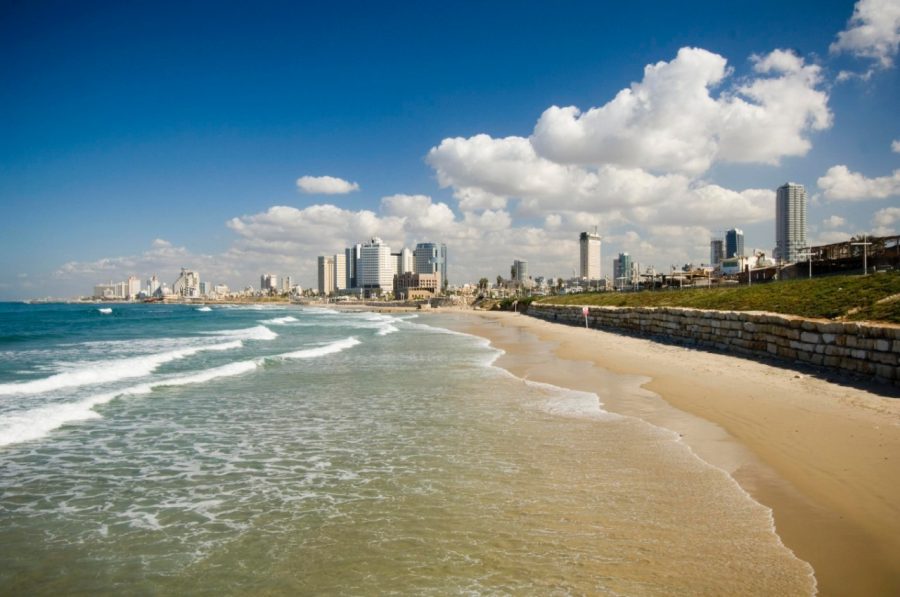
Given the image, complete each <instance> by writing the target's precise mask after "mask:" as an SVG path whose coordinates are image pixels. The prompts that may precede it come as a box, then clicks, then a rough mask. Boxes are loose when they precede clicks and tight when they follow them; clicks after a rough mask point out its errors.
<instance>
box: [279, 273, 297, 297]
mask: <svg viewBox="0 0 900 597" xmlns="http://www.w3.org/2000/svg"><path fill="white" fill-rule="evenodd" d="M293 287H294V281H293V280H292V279H291V277H290V276H284V277H282V278H281V292H282V294H290V292H291V288H293Z"/></svg>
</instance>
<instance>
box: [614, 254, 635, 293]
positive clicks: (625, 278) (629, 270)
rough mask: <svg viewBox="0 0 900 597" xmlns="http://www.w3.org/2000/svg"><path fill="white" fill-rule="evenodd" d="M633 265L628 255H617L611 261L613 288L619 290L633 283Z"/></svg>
mask: <svg viewBox="0 0 900 597" xmlns="http://www.w3.org/2000/svg"><path fill="white" fill-rule="evenodd" d="M633 270H634V263H633V262H632V259H631V255H629V254H628V253H619V256H618V257H616V258H615V259H613V286H614V287H615V288H618V289H619V290H622V289H624V288H625V287H626V286H628V285H630V284H632V283H633V282H634V272H633Z"/></svg>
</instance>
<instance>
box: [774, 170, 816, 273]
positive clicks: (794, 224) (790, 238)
mask: <svg viewBox="0 0 900 597" xmlns="http://www.w3.org/2000/svg"><path fill="white" fill-rule="evenodd" d="M807 246H808V243H807V240H806V189H805V188H803V185H801V184H796V183H793V182H788V183H785V184H784V185H782V186H780V187H778V190H777V191H776V192H775V259H776V260H778V261H784V262H787V263H794V262H796V261H799V260H800V253H802V252H803V250H804V249H806V248H807Z"/></svg>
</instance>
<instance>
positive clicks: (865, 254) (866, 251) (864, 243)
mask: <svg viewBox="0 0 900 597" xmlns="http://www.w3.org/2000/svg"><path fill="white" fill-rule="evenodd" d="M867 238H868V235H866V234H863V239H862V242H861V243H858V242H857V243H850V244H851V245H853V246H856V247H860V246H861V247H862V248H863V275H864V276H868V275H869V262H868V260H867V257H868V254H869V245H871V244H872V243H870V242H867V240H866V239H867Z"/></svg>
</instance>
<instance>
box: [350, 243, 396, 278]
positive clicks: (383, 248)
mask: <svg viewBox="0 0 900 597" xmlns="http://www.w3.org/2000/svg"><path fill="white" fill-rule="evenodd" d="M356 267H357V270H356V276H357V279H358V284H359V286H360V287H361V288H365V289H370V290H373V289H382V290H388V289H390V288H393V285H394V264H393V263H392V262H391V248H390V247H389V246H388V245H386V244H384V241H382V240H381V239H380V238H378V237H377V236H376V237H374V238H372V240H370V241H369V242H367V243H365V244H364V245H363V246H362V249H360V257H359V262H358V263H357V266H356Z"/></svg>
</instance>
